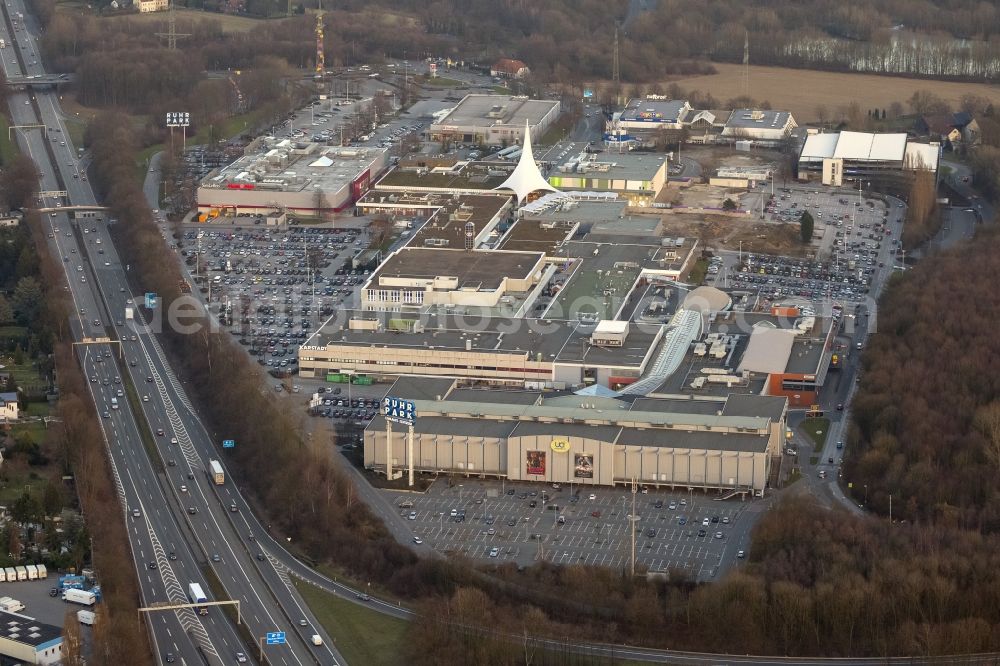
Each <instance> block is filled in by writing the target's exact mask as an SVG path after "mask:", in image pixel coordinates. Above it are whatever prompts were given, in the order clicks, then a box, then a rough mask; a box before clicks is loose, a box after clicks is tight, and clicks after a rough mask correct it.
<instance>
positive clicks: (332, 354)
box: [299, 308, 664, 388]
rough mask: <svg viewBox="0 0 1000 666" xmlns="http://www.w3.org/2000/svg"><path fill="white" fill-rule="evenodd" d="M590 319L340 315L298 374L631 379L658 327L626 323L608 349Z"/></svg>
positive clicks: (304, 354)
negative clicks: (622, 330)
mask: <svg viewBox="0 0 1000 666" xmlns="http://www.w3.org/2000/svg"><path fill="white" fill-rule="evenodd" d="M596 324H597V322H582V321H578V320H557V319H544V320H543V319H528V318H512V317H499V316H495V315H494V314H493V313H492V312H488V311H483V310H482V309H477V308H454V309H453V310H448V311H437V312H423V313H419V314H418V313H413V314H410V313H399V312H374V311H357V310H355V311H344V312H339V313H337V314H336V315H334V316H333V317H332V318H331V319H330V320H329V321H327V322H326V324H324V326H323V327H322V328H321V329H320V330H319V331H318V332H317V333H315V334H314V335H313V336H312V337H311V338H310V339H309V340H307V341H306V343H305V344H304V345H303V346H302V347H300V348H299V368H300V370H299V372H300V374H301V375H302V376H304V377H321V378H322V377H325V376H326V375H327V374H332V373H337V374H354V375H368V376H390V377H392V376H399V375H415V376H428V377H454V378H464V379H470V380H475V381H483V382H487V383H494V384H508V385H511V386H515V385H516V386H522V387H523V386H538V387H543V386H546V387H550V388H566V387H573V386H583V385H586V384H594V383H596V384H600V385H602V386H613V385H617V384H619V383H622V381H635V379H637V378H638V377H640V376H641V375H642V374H643V373H644V372H645V371H646V369H647V366H648V364H649V363H650V362H651V360H652V358H653V356H654V354H655V351H656V349H657V347H658V346H659V343H660V340H661V338H662V336H663V329H664V327H663V326H640V325H637V324H634V323H627V324H626V328H625V330H624V332H623V333H621V334H619V338H618V339H617V340H616V342H615V344H614V345H609V344H607V341H606V340H604V339H602V338H600V336H598V337H595V334H597V328H596Z"/></svg>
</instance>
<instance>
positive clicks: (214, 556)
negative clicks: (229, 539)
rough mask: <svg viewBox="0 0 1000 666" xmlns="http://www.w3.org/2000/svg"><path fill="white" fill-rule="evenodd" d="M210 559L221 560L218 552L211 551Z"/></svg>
mask: <svg viewBox="0 0 1000 666" xmlns="http://www.w3.org/2000/svg"><path fill="white" fill-rule="evenodd" d="M212 561H213V562H221V561H222V558H221V557H219V554H218V553H212Z"/></svg>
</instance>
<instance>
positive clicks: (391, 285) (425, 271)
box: [361, 247, 545, 311]
mask: <svg viewBox="0 0 1000 666" xmlns="http://www.w3.org/2000/svg"><path fill="white" fill-rule="evenodd" d="M544 263H545V255H544V254H542V253H540V252H508V251H484V250H460V249H450V248H427V247H403V248H400V249H399V250H397V251H396V252H394V253H392V254H391V255H389V257H388V258H387V259H386V260H385V261H384V262H383V263H382V265H381V266H379V268H378V270H377V271H375V273H373V274H372V276H371V277H370V278H369V279H368V282H367V283H365V285H364V287H363V288H362V289H361V307H362V308H363V309H365V310H393V311H400V310H406V309H420V308H423V307H424V306H432V305H443V306H450V307H455V306H458V305H463V306H471V307H482V308H493V307H497V306H498V305H499V304H500V302H501V299H502V298H504V297H505V295H506V294H507V293H508V292H516V293H525V292H527V291H529V290H530V289H531V288H532V287H533V286H534V285H535V284H537V283H538V281H539V280H540V279H541V276H542V268H543V266H544Z"/></svg>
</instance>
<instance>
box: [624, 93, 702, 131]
mask: <svg viewBox="0 0 1000 666" xmlns="http://www.w3.org/2000/svg"><path fill="white" fill-rule="evenodd" d="M690 110H691V105H690V104H688V102H687V100H683V99H669V98H667V97H665V96H662V95H647V96H646V97H642V98H638V99H630V100H629V101H628V103H627V104H626V105H625V108H624V109H623V110H622V112H621V113H620V114H619V115H618V117H617V119H616V120H617V122H618V124H619V126H620V127H621V128H622V129H625V130H631V131H637V132H652V131H656V130H660V129H681V121H682V120H684V116H686V115H687V112H688V111H690Z"/></svg>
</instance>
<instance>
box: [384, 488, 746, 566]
mask: <svg viewBox="0 0 1000 666" xmlns="http://www.w3.org/2000/svg"><path fill="white" fill-rule="evenodd" d="M386 492H389V491H386ZM390 496H391V500H392V501H393V503H394V504H395V505H396V507H397V508H398V510H399V512H400V515H401V516H403V517H404V518H406V519H408V520H409V521H411V524H412V526H413V527H412V531H413V535H414V537H415V539H419V542H420V543H421V544H426V545H427V546H429V547H432V548H434V549H435V550H437V551H439V552H442V553H446V554H447V553H461V554H463V555H465V556H466V557H470V558H473V559H481V560H486V561H491V562H514V563H516V564H518V565H530V564H531V563H533V562H536V561H538V560H540V559H544V560H546V561H548V562H552V563H556V564H589V565H596V566H606V567H615V568H619V567H625V566H628V563H629V558H630V556H631V526H630V521H629V516H630V515H631V512H632V493H631V491H629V490H627V489H624V488H606V487H602V488H590V487H584V488H581V487H579V486H575V487H574V488H573V489H572V490H571V489H570V488H569V487H565V486H563V487H560V488H555V487H553V486H552V485H550V484H546V485H542V484H510V483H503V482H492V481H483V480H479V479H463V480H461V481H458V480H453V483H452V485H451V487H449V485H448V481H447V480H446V479H439V480H437V481H436V482H435V483H434V484H433V485H432V486H431V488H430V489H429V490H428V492H427V493H425V494H412V493H396V492H390ZM713 497H714V495H709V496H706V495H704V494H702V493H701V492H691V491H688V492H665V491H656V490H649V491H648V492H638V493H636V495H635V513H636V515H637V517H638V518H637V520H636V526H635V535H636V536H635V544H636V545H635V548H636V551H635V552H636V565H637V566H640V567H645V568H646V569H648V570H650V571H668V570H669V571H676V572H683V573H684V574H686V575H687V576H689V577H690V578H692V579H696V580H708V579H711V578H713V577H714V576H716V575H717V574H718V573H719V571H720V567H725V566H728V565H731V564H732V563H733V562H735V561H737V560H738V559H741V558H738V557H737V556H738V554H740V552H741V551H745V549H746V548H747V545H748V544H749V530H750V527H751V526H752V518H751V516H753V515H755V512H748V511H747V509H748V507H751V506H753V504H752V501H751V500H747V501H746V502H743V501H740V499H739V497H737V498H734V499H729V500H724V501H716V500H714V499H712V498H713Z"/></svg>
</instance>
